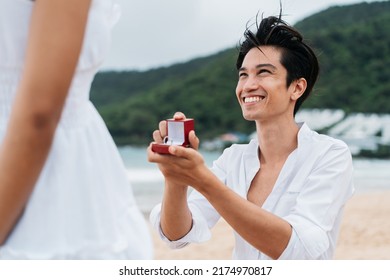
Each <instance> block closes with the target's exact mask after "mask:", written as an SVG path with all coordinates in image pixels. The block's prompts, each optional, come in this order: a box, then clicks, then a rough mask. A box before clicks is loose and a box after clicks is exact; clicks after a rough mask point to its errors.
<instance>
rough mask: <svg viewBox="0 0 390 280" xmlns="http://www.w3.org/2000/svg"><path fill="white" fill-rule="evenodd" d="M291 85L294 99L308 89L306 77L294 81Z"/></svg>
mask: <svg viewBox="0 0 390 280" xmlns="http://www.w3.org/2000/svg"><path fill="white" fill-rule="evenodd" d="M290 87H292V93H291V99H292V100H294V101H295V100H298V98H299V97H301V96H302V94H303V93H304V92H305V90H306V87H307V81H306V79H305V78H300V79H298V80H296V81H294V82H292V83H291V85H290Z"/></svg>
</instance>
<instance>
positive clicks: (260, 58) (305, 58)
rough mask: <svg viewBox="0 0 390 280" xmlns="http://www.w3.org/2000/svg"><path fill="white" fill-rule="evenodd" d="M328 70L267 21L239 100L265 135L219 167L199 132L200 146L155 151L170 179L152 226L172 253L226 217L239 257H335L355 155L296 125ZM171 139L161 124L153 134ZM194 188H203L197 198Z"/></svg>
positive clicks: (230, 153) (250, 37)
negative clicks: (203, 151)
mask: <svg viewBox="0 0 390 280" xmlns="http://www.w3.org/2000/svg"><path fill="white" fill-rule="evenodd" d="M318 68H319V67H318V61H317V58H316V56H315V54H314V52H313V51H312V50H311V48H310V47H309V46H308V45H306V44H305V43H304V42H303V39H302V36H301V35H300V34H299V33H298V32H297V31H296V30H294V29H293V28H291V27H290V26H288V25H287V24H286V23H285V22H284V21H282V20H281V18H280V17H279V18H277V17H268V18H264V19H262V21H261V23H260V25H259V27H258V30H257V31H256V32H252V31H250V30H246V32H245V40H244V42H243V43H242V44H241V47H240V53H239V55H238V59H237V69H238V83H237V88H236V95H237V99H238V102H239V104H240V106H241V109H242V112H243V117H244V118H245V119H246V120H248V121H254V122H255V123H256V130H257V139H256V140H252V141H251V142H250V143H249V144H246V145H233V146H231V147H230V148H228V149H226V150H225V151H224V152H223V154H222V155H221V157H220V158H219V159H218V160H216V161H215V162H214V164H213V167H212V169H211V170H209V169H208V168H207V167H206V165H205V164H204V160H203V158H202V156H201V155H200V153H199V152H197V148H198V145H199V140H198V139H197V137H196V135H195V133H194V132H193V131H192V132H190V135H189V138H190V142H191V146H192V149H187V148H183V147H179V146H171V147H170V148H169V152H170V155H161V154H157V153H154V152H153V151H152V150H151V147H149V149H148V159H149V161H151V162H156V163H158V166H159V168H160V170H161V172H162V173H163V175H164V177H165V189H164V196H163V201H162V204H161V205H158V206H156V207H155V208H154V209H153V211H152V213H151V221H152V223H153V224H154V226H155V227H156V229H157V230H158V231H159V232H160V235H161V237H162V239H164V240H166V241H167V242H169V244H170V246H171V247H173V248H180V247H183V246H185V245H187V244H188V243H191V242H202V241H205V240H207V239H208V238H209V237H210V231H209V228H211V227H212V226H213V225H215V223H216V222H217V221H218V219H219V218H220V217H221V216H222V217H223V218H224V219H225V220H226V221H227V222H228V223H229V224H230V226H231V227H232V228H233V229H234V231H235V248H234V252H233V258H234V259H270V258H271V259H331V258H332V256H333V253H334V249H335V246H336V241H337V237H338V233H339V227H340V222H341V217H342V212H343V208H344V205H345V203H346V201H347V200H348V199H349V198H350V197H351V195H352V193H353V184H352V159H351V155H350V152H349V149H348V147H347V146H346V145H345V144H344V143H343V142H341V141H339V140H336V139H333V138H330V137H328V136H325V135H319V134H317V133H316V132H314V131H312V130H310V129H309V127H308V126H307V125H306V124H304V123H303V124H297V123H295V121H294V115H295V113H296V112H297V110H298V109H299V107H300V105H301V104H302V102H303V101H304V100H305V99H306V98H307V96H308V95H309V94H310V92H311V90H312V88H313V86H314V83H315V81H316V79H317V76H318ZM174 118H176V119H183V118H185V116H184V115H183V114H182V113H176V114H175V116H174ZM165 135H166V130H165V122H161V123H160V129H159V130H157V131H155V132H154V133H153V138H154V140H155V141H156V142H158V143H161V142H162V139H163V137H164V136H165ZM188 186H191V187H193V188H194V189H195V191H194V192H192V193H191V195H190V197H189V198H188V199H187V190H188Z"/></svg>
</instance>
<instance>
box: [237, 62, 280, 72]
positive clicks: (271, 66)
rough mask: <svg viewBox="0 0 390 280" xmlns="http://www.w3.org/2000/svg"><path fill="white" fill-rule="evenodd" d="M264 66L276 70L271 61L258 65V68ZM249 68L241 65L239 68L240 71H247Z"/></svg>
mask: <svg viewBox="0 0 390 280" xmlns="http://www.w3.org/2000/svg"><path fill="white" fill-rule="evenodd" d="M263 67H269V68H272V70H276V69H277V68H276V66H274V65H272V64H270V63H263V64H258V65H256V69H259V68H263ZM245 70H247V69H246V67H241V68H240V69H238V72H240V71H245Z"/></svg>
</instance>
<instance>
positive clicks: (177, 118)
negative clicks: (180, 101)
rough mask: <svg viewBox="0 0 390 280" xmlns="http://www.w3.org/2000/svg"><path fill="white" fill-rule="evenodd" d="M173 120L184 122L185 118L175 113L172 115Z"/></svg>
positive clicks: (181, 114)
mask: <svg viewBox="0 0 390 280" xmlns="http://www.w3.org/2000/svg"><path fill="white" fill-rule="evenodd" d="M173 119H174V120H176V121H178V120H185V119H186V116H185V115H184V114H183V113H182V112H176V113H175V114H174V115H173Z"/></svg>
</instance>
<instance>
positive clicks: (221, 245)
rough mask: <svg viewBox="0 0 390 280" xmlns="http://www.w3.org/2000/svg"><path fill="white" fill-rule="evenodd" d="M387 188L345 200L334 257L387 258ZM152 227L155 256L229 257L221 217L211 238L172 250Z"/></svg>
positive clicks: (229, 234)
mask: <svg viewBox="0 0 390 280" xmlns="http://www.w3.org/2000/svg"><path fill="white" fill-rule="evenodd" d="M389 215H390V191H383V192H372V193H371V192H370V193H358V194H355V195H354V196H353V197H352V199H351V200H350V201H349V202H348V204H347V206H346V208H345V212H344V218H343V223H342V227H341V232H340V237H339V241H338V245H337V249H336V253H335V259H342V260H390V217H389ZM151 231H152V235H153V240H154V244H155V258H156V259H160V260H161V259H171V260H173V259H183V260H188V259H192V260H201V259H204V260H214V259H219V260H224V259H231V252H232V248H233V243H234V237H233V233H232V230H231V229H230V227H229V225H228V224H227V223H226V222H225V221H224V220H221V221H219V222H218V224H217V225H216V226H215V227H214V228H213V230H212V233H213V237H212V238H211V240H209V241H207V242H205V243H202V244H191V245H189V246H187V247H186V248H183V249H180V250H171V249H170V248H169V247H168V246H167V245H166V244H165V243H164V242H162V241H161V240H160V239H159V238H158V237H157V234H156V233H155V232H154V231H153V230H151Z"/></svg>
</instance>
